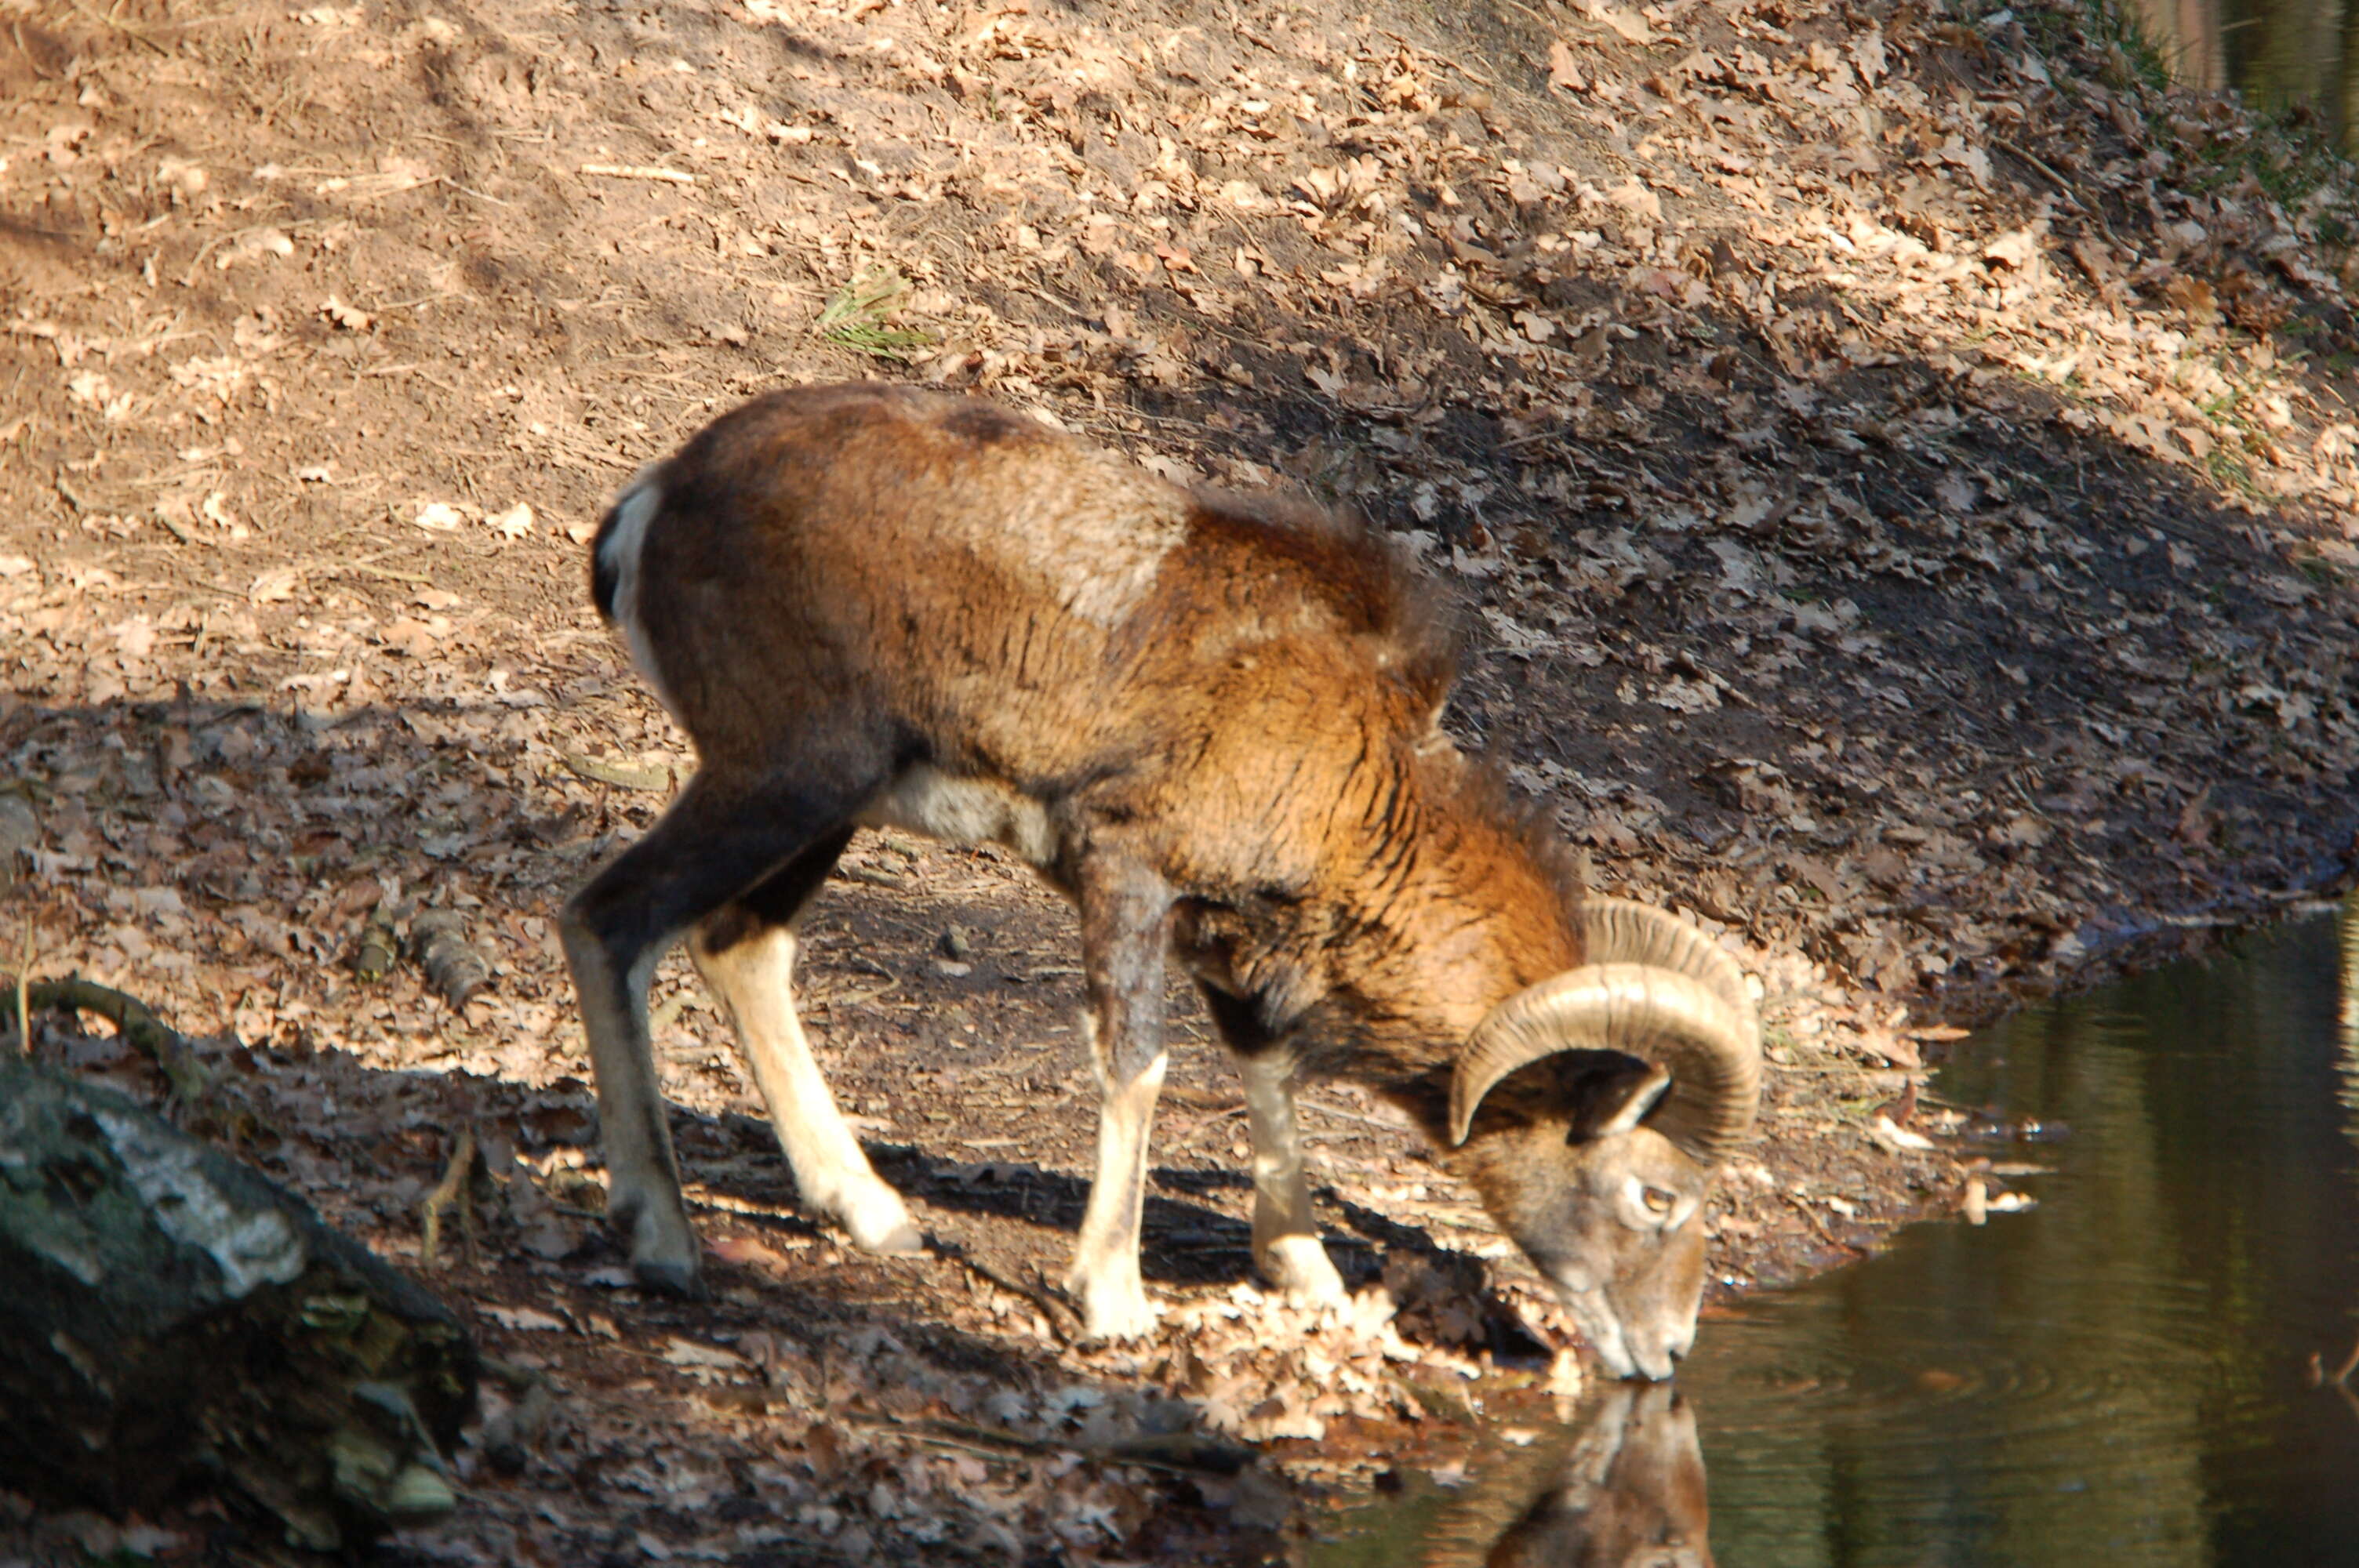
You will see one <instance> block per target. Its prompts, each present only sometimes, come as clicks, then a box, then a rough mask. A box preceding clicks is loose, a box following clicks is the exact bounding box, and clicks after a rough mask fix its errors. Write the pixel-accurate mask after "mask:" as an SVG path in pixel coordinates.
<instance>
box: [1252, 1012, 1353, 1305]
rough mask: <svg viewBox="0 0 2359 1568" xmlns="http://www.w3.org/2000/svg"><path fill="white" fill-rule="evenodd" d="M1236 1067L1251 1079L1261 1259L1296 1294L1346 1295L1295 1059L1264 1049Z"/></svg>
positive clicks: (1265, 1270) (1256, 1246)
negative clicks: (1305, 1142)
mask: <svg viewBox="0 0 2359 1568" xmlns="http://www.w3.org/2000/svg"><path fill="white" fill-rule="evenodd" d="M1237 1066H1238V1070H1239V1072H1240V1073H1242V1074H1243V1076H1244V1077H1245V1119H1246V1122H1247V1124H1248V1125H1249V1126H1250V1128H1251V1129H1252V1132H1253V1179H1254V1217H1253V1250H1254V1263H1255V1265H1256V1267H1257V1268H1259V1269H1260V1270H1261V1272H1262V1276H1263V1277H1264V1278H1265V1279H1266V1280H1268V1281H1269V1282H1270V1283H1271V1284H1273V1285H1275V1286H1277V1288H1278V1289H1279V1290H1281V1291H1283V1292H1286V1294H1287V1295H1288V1297H1290V1298H1292V1299H1294V1300H1297V1301H1303V1302H1309V1303H1314V1304H1325V1303H1337V1302H1341V1301H1343V1300H1344V1299H1345V1292H1344V1290H1343V1275H1341V1274H1339V1273H1337V1272H1336V1271H1335V1264H1334V1261H1333V1260H1332V1259H1330V1258H1329V1257H1328V1256H1327V1249H1326V1248H1325V1247H1324V1246H1322V1245H1321V1243H1320V1240H1319V1219H1318V1217H1317V1215H1316V1214H1314V1213H1313V1212H1312V1210H1311V1207H1310V1183H1309V1182H1308V1181H1307V1180H1306V1179H1305V1178H1304V1176H1303V1172H1302V1139H1301V1134H1300V1132H1299V1130H1297V1128H1296V1126H1295V1121H1294V1064H1293V1063H1291V1062H1289V1061H1287V1060H1285V1059H1284V1058H1283V1057H1281V1056H1278V1055H1277V1054H1275V1053H1271V1052H1264V1053H1263V1054H1260V1055H1258V1056H1246V1057H1243V1058H1241V1059H1240V1060H1239V1062H1238V1064H1237Z"/></svg>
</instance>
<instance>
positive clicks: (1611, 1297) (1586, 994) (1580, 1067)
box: [1450, 899, 1761, 1379]
mask: <svg viewBox="0 0 2359 1568" xmlns="http://www.w3.org/2000/svg"><path fill="white" fill-rule="evenodd" d="M1582 923H1583V927H1584V935H1585V936H1586V939H1587V943H1588V962H1586V963H1584V964H1583V965H1582V967H1581V968H1577V969H1571V970H1568V971H1566V972H1565V973H1563V974H1561V975H1558V976H1556V977H1555V978H1553V979H1548V980H1544V981H1542V982H1541V983H1540V984H1538V985H1536V986H1533V987H1531V988H1530V989H1527V990H1525V991H1523V992H1520V993H1519V994H1517V995H1516V996H1514V997H1511V998H1509V999H1508V1000H1506V1001H1504V1002H1502V1003H1501V1004H1499V1006H1498V1007H1497V1008H1495V1009H1494V1010H1493V1011H1492V1012H1491V1015H1490V1016H1489V1017H1487V1018H1485V1019H1484V1021H1483V1023H1482V1025H1481V1026H1480V1027H1479V1028H1477V1029H1476V1030H1475V1031H1474V1033H1473V1035H1472V1036H1471V1037H1470V1038H1469V1039H1468V1040H1467V1043H1466V1046H1465V1049H1464V1050H1463V1051H1462V1053H1461V1054H1460V1056H1459V1059H1458V1062H1457V1065H1456V1068H1455V1071H1454V1075H1453V1077H1452V1080H1451V1102H1450V1136H1451V1142H1452V1143H1453V1144H1455V1145H1457V1148H1458V1153H1457V1157H1456V1159H1455V1160H1454V1161H1453V1163H1454V1164H1455V1165H1456V1166H1457V1168H1458V1169H1460V1170H1461V1171H1462V1173H1464V1174H1465V1175H1466V1177H1467V1178H1468V1180H1470V1181H1471V1182H1473V1184H1474V1186H1475V1189H1476V1190H1477V1191H1478V1192H1479V1193H1481V1195H1482V1196H1483V1200H1484V1205H1485V1206H1487V1207H1488V1208H1489V1209H1490V1211H1491V1213H1492V1216H1493V1217H1495V1219H1497V1220H1498V1222H1499V1225H1500V1227H1501V1228H1503V1229H1504V1230H1506V1233H1507V1234H1508V1235H1509V1236H1510V1237H1512V1238H1515V1241H1516V1244H1517V1246H1519V1247H1521V1248H1522V1249H1524V1251H1525V1253H1526V1254H1527V1255H1528V1256H1529V1257H1530V1259H1531V1260H1532V1261H1533V1263H1534V1264H1536V1265H1537V1266H1538V1269H1539V1271H1540V1272H1541V1273H1543V1274H1545V1275H1546V1276H1547V1277H1548V1279H1549V1282H1550V1283H1551V1284H1553V1285H1554V1286H1555V1287H1556V1290H1557V1293H1558V1294H1559V1295H1560V1297H1561V1298H1562V1299H1563V1301H1564V1303H1565V1304H1566V1306H1567V1307H1569V1308H1570V1309H1571V1312H1572V1314H1573V1316H1574V1317H1575V1318H1576V1319H1577V1320H1578V1321H1579V1322H1580V1324H1581V1326H1582V1332H1583V1333H1584V1334H1586V1335H1587V1336H1589V1340H1590V1343H1591V1344H1592V1345H1593V1346H1594V1347H1595V1348H1596V1350H1597V1354H1598V1356H1599V1357H1600V1358H1601V1359H1603V1362H1604V1363H1605V1366H1606V1368H1608V1369H1609V1370H1610V1371H1612V1372H1613V1373H1614V1376H1616V1377H1620V1378H1631V1377H1644V1378H1654V1379H1661V1378H1668V1377H1669V1376H1670V1375H1671V1367H1672V1363H1673V1361H1674V1360H1676V1359H1677V1358H1678V1357H1680V1356H1683V1355H1685V1354H1686V1353H1687V1349H1688V1346H1690V1344H1692V1343H1693V1342H1694V1339H1695V1320H1696V1307H1697V1305H1698V1303H1700V1302H1701V1299H1702V1294H1703V1275H1704V1234H1703V1206H1704V1199H1705V1197H1706V1196H1707V1195H1708V1194H1709V1192H1710V1190H1711V1186H1712V1176H1713V1173H1714V1172H1715V1171H1716V1170H1717V1169H1718V1167H1719V1165H1720V1164H1721V1162H1723V1161H1724V1160H1725V1159H1727V1157H1728V1156H1729V1154H1730V1152H1732V1151H1733V1150H1734V1149H1735V1148H1736V1146H1737V1145H1738V1144H1739V1143H1740V1142H1742V1141H1744V1139H1745V1136H1746V1134H1747V1133H1749V1132H1750V1131H1751V1130H1752V1127H1753V1118H1754V1111H1755V1108H1756V1104H1757V1102H1758V1100H1759V1098H1760V1090H1761V1043H1760V1033H1761V1032H1760V1025H1759V1023H1758V1022H1756V1017H1755V1013H1754V1009H1753V1003H1752V1000H1751V999H1750V998H1749V997H1748V995H1747V994H1746V992H1745V977H1744V975H1743V974H1742V973H1741V972H1740V971H1739V970H1738V968H1737V967H1736V964H1735V962H1734V959H1732V958H1730V957H1729V956H1728V955H1727V954H1726V953H1724V952H1723V951H1722V950H1721V949H1720V948H1718V947H1716V946H1712V943H1711V942H1710V941H1708V940H1707V939H1706V938H1705V937H1704V935H1703V934H1702V933H1701V932H1700V931H1697V930H1696V929H1695V928H1694V927H1692V926H1690V925H1686V924H1684V923H1683V922H1681V921H1680V920H1678V919H1675V918H1674V917H1672V916H1671V915H1669V914H1665V913H1663V912H1662V911H1660V910H1656V909H1649V908H1647V907H1646V906H1645V905H1643V904H1636V903H1627V902H1625V901H1623V900H1619V899H1599V900H1594V901H1593V902H1591V903H1587V904H1584V905H1583V906H1582Z"/></svg>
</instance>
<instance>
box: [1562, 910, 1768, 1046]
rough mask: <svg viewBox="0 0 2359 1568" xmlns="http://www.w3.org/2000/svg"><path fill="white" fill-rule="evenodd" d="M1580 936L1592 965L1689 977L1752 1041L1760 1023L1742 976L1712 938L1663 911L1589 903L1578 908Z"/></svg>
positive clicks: (1750, 994)
mask: <svg viewBox="0 0 2359 1568" xmlns="http://www.w3.org/2000/svg"><path fill="white" fill-rule="evenodd" d="M1581 925H1582V937H1583V938H1584V939H1585V940H1586V942H1587V944H1588V950H1589V961H1590V962H1591V963H1593V964H1645V965H1647V967H1648V968H1658V969H1675V970H1677V971H1678V972H1679V973H1680V974H1682V975H1691V976H1693V977H1694V978H1695V979H1700V980H1701V981H1702V982H1703V983H1704V984H1706V985H1708V986H1710V987H1711V988H1712V991H1713V993H1714V994H1716V995H1717V996H1718V997H1719V998H1720V1000H1723V1001H1724V1002H1726V1003H1727V1004H1728V1006H1729V1010H1730V1011H1733V1012H1734V1013H1735V1014H1736V1016H1737V1017H1738V1018H1739V1019H1741V1020H1742V1021H1744V1023H1745V1028H1746V1030H1747V1031H1748V1033H1750V1034H1751V1035H1752V1036H1754V1037H1758V1035H1759V1034H1760V1032H1761V1031H1760V1022H1759V1019H1758V1018H1757V1017H1756V1014H1755V1012H1754V1010H1753V994H1752V992H1750V991H1748V990H1747V989H1745V971H1744V970H1743V969H1741V968H1737V965H1736V960H1735V959H1734V958H1733V957H1729V955H1728V953H1727V952H1726V950H1724V949H1723V948H1722V947H1721V946H1718V945H1717V944H1715V943H1714V942H1713V941H1712V938H1710V937H1708V936H1706V935H1704V934H1703V933H1702V932H1701V931H1699V930H1697V929H1696V928H1695V927H1694V926H1692V925H1689V924H1688V923H1687V922H1686V921H1684V920H1681V919H1680V917H1679V916H1678V915H1676V914H1672V913H1670V911H1669V910H1666V909H1657V908H1655V907H1654V906H1653V905H1652V904H1646V903H1634V902H1632V901H1631V900H1629V899H1626V898H1593V899H1588V900H1585V901H1583V903H1582V905H1581Z"/></svg>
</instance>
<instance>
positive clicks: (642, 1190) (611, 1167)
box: [561, 920, 698, 1290]
mask: <svg viewBox="0 0 2359 1568" xmlns="http://www.w3.org/2000/svg"><path fill="white" fill-rule="evenodd" d="M561 932H562V935H563V938H564V942H565V957H566V962H567V963H568V964H569V965H570V966H571V968H572V971H573V989H574V991H575V994H576V995H578V996H579V997H580V998H581V999H582V1031H583V1033H586V1034H587V1035H588V1036H589V1038H590V1065H591V1067H592V1073H593V1075H594V1076H595V1077H596V1079H597V1084H598V1140H599V1142H600V1144H601V1145H602V1146H603V1149H604V1151H605V1155H606V1184H607V1186H606V1208H607V1213H608V1214H609V1215H610V1216H612V1217H613V1219H614V1225H615V1226H616V1227H617V1228H619V1229H621V1230H622V1231H623V1232H624V1233H625V1235H626V1237H627V1238H628V1239H629V1244H630V1249H631V1267H632V1269H633V1270H634V1271H636V1273H637V1274H638V1275H639V1277H640V1278H642V1279H644V1280H647V1281H649V1282H651V1283H655V1284H660V1285H665V1286H669V1287H670V1288H672V1289H675V1290H686V1289H689V1288H690V1287H691V1286H693V1285H694V1284H695V1282H696V1271H697V1259H698V1251H697V1245H696V1231H695V1229H694V1228H693V1227H691V1226H690V1224H689V1222H688V1205H687V1202H686V1200H685V1199H683V1198H682V1197H681V1196H680V1191H679V1167H678V1165H676V1164H675V1163H674V1162H673V1158H672V1150H671V1127H670V1124H669V1122H668V1121H667V1120H666V1119H665V1118H664V1103H663V1086H662V1083H661V1082H660V1081H659V1080H658V1077H657V1076H656V1060H655V1052H654V1049H653V1048H652V1046H651V1045H650V1044H649V1043H648V1040H647V982H648V980H649V979H651V978H652V977H653V976H654V974H655V968H656V962H657V960H658V959H659V958H660V957H662V956H663V953H664V950H665V948H666V947H667V946H669V944H668V943H654V944H650V945H649V946H648V947H647V951H646V952H645V953H643V954H642V955H640V957H639V960H638V962H637V963H636V965H634V966H633V967H632V969H631V972H630V973H629V974H627V975H620V976H618V975H616V974H615V973H614V961H613V959H612V958H610V957H608V955H607V952H606V947H605V945H604V944H603V943H602V942H600V941H599V940H598V939H597V937H595V936H594V935H592V934H591V933H590V932H588V931H586V930H584V929H582V928H581V927H579V926H577V925H574V924H573V923H572V922H571V921H570V920H569V921H567V922H565V923H564V925H563V926H562V927H561Z"/></svg>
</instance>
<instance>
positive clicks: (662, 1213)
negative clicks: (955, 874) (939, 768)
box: [560, 773, 874, 1291]
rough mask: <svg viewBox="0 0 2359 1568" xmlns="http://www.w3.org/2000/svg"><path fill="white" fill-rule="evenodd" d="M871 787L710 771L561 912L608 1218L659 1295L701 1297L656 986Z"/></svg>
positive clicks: (862, 783)
mask: <svg viewBox="0 0 2359 1568" xmlns="http://www.w3.org/2000/svg"><path fill="white" fill-rule="evenodd" d="M873 787H874V782H873V781H871V780H865V779H863V780H857V781H854V784H853V787H850V788H846V789H843V790H833V789H822V790H815V791H814V790H804V789H798V788H795V787H793V786H792V785H791V784H788V783H787V782H784V781H770V782H767V783H766V784H764V785H763V786H762V787H760V788H756V789H750V790H749V789H729V788H724V787H723V786H721V785H717V784H713V783H712V782H711V780H710V778H709V776H708V775H706V774H701V773H700V774H699V775H697V777H696V778H694V779H692V780H690V782H689V785H688V787H687V788H686V789H685V790H683V791H681V792H680V796H679V799H678V800H677V801H675V802H674V803H673V804H672V807H671V810H670V811H669V812H667V813H666V814H665V816H664V819H663V820H662V821H661V822H658V823H657V824H656V826H655V827H653V828H652V829H650V830H649V831H648V833H647V837H646V838H641V839H640V840H639V841H638V842H637V843H636V844H634V845H632V846H631V847H630V848H629V849H625V850H624V851H623V853H622V854H621V855H619V856H618V857H616V858H615V860H614V863H613V864H611V865H609V866H608V867H607V868H606V869H605V870H604V871H601V872H599V873H598V875H597V876H596V877H595V878H593V879H592V881H591V882H590V885H589V886H587V887H585V888H583V889H582V891H581V892H578V893H576V894H575V895H574V896H573V897H572V898H571V900H569V901H568V902H567V903H566V905H565V911H564V914H563V916H562V919H561V922H560V931H561V934H562V935H563V937H564V942H565V957H566V962H567V964H568V966H569V967H570V968H571V969H572V971H573V986H574V989H575V991H576V992H577V993H578V994H579V996H580V998H581V1002H582V1029H583V1032H584V1033H587V1034H588V1036H589V1040H590V1064H591V1066H592V1069H593V1070H594V1072H595V1074H596V1076H597V1080H598V1123H599V1140H600V1141H601V1142H602V1143H603V1146H604V1149H605V1154H606V1183H607V1188H606V1212H607V1216H608V1218H609V1220H610V1222H611V1223H612V1224H613V1225H614V1228H615V1229H616V1230H618V1231H620V1232H621V1233H622V1234H623V1235H624V1237H625V1238H626V1240H627V1241H628V1244H629V1246H630V1249H631V1268H632V1271H634V1272H635V1273H636V1274H637V1275H638V1276H639V1278H640V1279H641V1280H643V1281H646V1282H647V1283H648V1284H650V1285H655V1286H658V1287H662V1288H668V1289H672V1290H680V1291H686V1290H692V1289H693V1288H694V1287H695V1285H696V1278H697V1244H696V1232H695V1230H694V1229H693V1228H692V1227H690V1224H689V1222H688V1205H687V1200H686V1199H685V1198H684V1197H682V1195H681V1194H680V1190H679V1162H678V1160H677V1159H676V1158H675V1157H674V1155H673V1153H672V1146H671V1129H670V1126H669V1123H668V1122H667V1121H666V1119H665V1114H664V1103H663V1089H662V1086H661V1084H660V1082H659V1081H658V1077H657V1075H656V1064H655V1051H654V1046H653V1044H652V1042H651V1041H650V1040H649V1039H648V1035H647V982H648V980H649V979H651V978H652V977H653V975H654V973H655V967H656V961H657V960H658V959H659V958H661V957H663V955H664V952H665V950H666V949H667V948H669V946H671V944H672V942H673V941H674V940H676V939H677V938H678V936H679V933H680V932H681V931H683V930H685V929H686V928H687V927H689V926H690V925H695V924H696V923H697V922H699V921H701V920H702V919H703V918H704V917H705V916H707V915H709V914H712V913H713V912H714V911H715V910H717V909H719V908H720V907H721V906H722V905H723V904H725V903H728V902H729V901H730V900H732V899H734V898H735V897H737V896H738V895H739V894H741V893H743V892H745V891H746V889H747V887H748V886H749V884H752V883H754V882H756V881H759V880H760V879H761V878H762V876H763V875H764V873H766V871H770V870H771V869H773V868H775V867H778V866H781V865H783V864H785V863H787V862H788V861H791V860H794V859H795V858H796V857H797V856H799V855H800V854H802V853H803V852H805V851H807V850H809V849H810V848H811V847H812V845H813V843H814V841H815V840H816V839H817V838H818V837H819V836H820V835H821V834H822V833H830V832H832V831H834V829H835V827H836V825H837V824H839V823H841V822H843V820H844V819H845V818H846V817H848V816H850V815H851V814H852V812H853V810H854V809H856V808H857V806H858V805H859V803H860V801H861V800H862V799H863V798H864V797H865V795H867V793H868V791H869V790H870V789H872V788H873Z"/></svg>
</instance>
